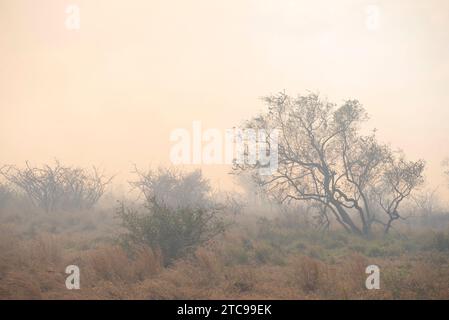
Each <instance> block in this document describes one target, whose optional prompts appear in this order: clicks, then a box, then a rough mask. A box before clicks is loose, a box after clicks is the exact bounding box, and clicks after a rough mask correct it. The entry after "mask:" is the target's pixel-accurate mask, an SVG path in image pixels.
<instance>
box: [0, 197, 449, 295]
mask: <svg viewBox="0 0 449 320" xmlns="http://www.w3.org/2000/svg"><path fill="white" fill-rule="evenodd" d="M0 219H1V220H0V225H1V227H0V229H1V230H0V298H1V299H14V298H18V299H137V298H139V299H199V298H205V299H213V298H225V299H227V298H229V299H231V298H237V299H253V298H254V299H259V298H260V299H270V298H271V299H407V298H411V299H427V298H430V299H447V298H449V234H448V233H447V232H444V231H439V232H433V231H425V230H422V231H420V230H418V231H417V230H415V231H407V232H406V236H405V235H402V236H401V235H399V234H397V233H395V234H391V235H388V236H387V237H384V236H379V237H375V238H374V239H370V240H366V239H363V238H360V237H358V236H353V235H350V234H348V233H346V232H344V231H343V230H333V231H330V232H327V233H320V232H317V231H314V230H313V229H311V228H310V227H307V226H306V225H305V224H306V222H304V221H303V220H301V219H299V218H297V216H291V215H282V216H279V217H277V218H260V217H256V216H255V215H254V214H251V213H246V214H245V213H244V214H242V215H241V216H239V217H236V218H235V222H236V223H234V224H233V225H232V226H231V227H229V228H228V230H227V231H226V232H225V233H224V234H222V235H220V236H219V237H217V238H214V239H213V240H212V241H209V242H207V243H205V244H203V245H201V246H200V247H199V248H197V249H196V250H195V251H194V252H193V253H191V254H189V255H187V256H185V257H183V258H180V259H177V260H176V261H175V262H174V263H172V264H170V265H169V266H165V267H164V264H163V257H162V256H161V253H160V252H158V251H157V250H154V251H153V250H152V249H150V247H149V246H145V245H141V246H136V247H135V248H134V250H132V251H129V250H126V249H124V247H123V246H121V245H119V244H118V242H117V238H118V235H120V234H121V233H122V231H123V230H121V227H120V223H119V221H117V218H116V217H114V214H113V211H112V210H102V209H96V210H94V211H92V210H91V211H81V212H76V213H73V214H68V213H65V214H64V216H61V215H55V214H51V215H50V214H48V213H45V212H40V211H38V210H36V209H35V208H32V207H28V208H27V207H26V206H23V207H22V208H15V209H14V208H12V207H11V206H9V205H7V204H5V203H4V205H3V208H2V209H1V215H0ZM70 264H75V265H78V266H79V267H80V270H81V289H80V290H67V289H66V287H65V278H66V276H67V275H66V274H65V273H64V270H65V267H66V266H67V265H70ZM369 264H377V265H378V266H379V267H380V269H381V289H380V290H367V289H366V288H365V285H364V283H365V279H366V274H365V268H366V266H367V265H369Z"/></svg>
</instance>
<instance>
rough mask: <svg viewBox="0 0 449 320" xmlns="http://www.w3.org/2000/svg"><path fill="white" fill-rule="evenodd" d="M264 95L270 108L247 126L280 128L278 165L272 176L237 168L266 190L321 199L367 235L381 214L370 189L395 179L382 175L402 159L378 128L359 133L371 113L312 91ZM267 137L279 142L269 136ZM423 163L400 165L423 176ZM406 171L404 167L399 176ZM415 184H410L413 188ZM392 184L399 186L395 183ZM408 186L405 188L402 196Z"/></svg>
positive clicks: (284, 195) (354, 103) (289, 198)
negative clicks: (376, 210)
mask: <svg viewBox="0 0 449 320" xmlns="http://www.w3.org/2000/svg"><path fill="white" fill-rule="evenodd" d="M265 101H266V103H267V104H268V112H267V113H266V114H262V115H260V116H258V117H256V118H254V119H252V120H250V121H248V122H247V127H249V128H253V129H256V130H257V129H264V130H265V131H266V132H271V130H272V129H275V128H276V129H278V130H279V131H280V133H279V138H278V144H277V147H278V168H277V170H276V171H275V172H274V173H273V174H272V175H270V176H262V175H260V174H259V173H258V170H255V169H258V168H260V165H259V164H256V165H248V164H244V165H238V164H235V167H234V169H235V170H237V171H239V172H242V171H248V170H250V171H251V172H253V173H254V178H255V179H256V180H257V181H258V182H259V183H260V184H261V185H263V186H264V187H265V189H266V191H267V192H268V193H269V194H270V195H273V196H275V197H277V198H278V199H279V200H280V201H281V202H285V201H304V200H305V201H313V202H317V203H319V204H321V205H322V206H324V207H326V208H327V210H328V211H329V214H330V215H332V216H333V217H334V218H335V220H336V221H337V222H338V223H339V224H340V225H341V226H343V228H345V229H346V230H347V231H349V232H353V233H356V234H359V235H369V234H370V232H371V228H372V224H373V223H374V222H376V221H377V220H378V219H377V218H376V216H375V213H374V212H373V208H372V204H371V203H370V195H371V194H372V192H373V191H374V190H375V187H376V185H378V184H379V183H381V182H382V183H386V182H390V183H395V181H394V179H390V180H388V179H385V178H384V176H385V174H386V173H387V172H389V170H392V169H391V168H392V165H393V164H398V163H399V162H397V161H396V160H395V158H396V155H395V153H394V152H392V151H391V150H390V148H389V147H388V146H387V145H383V144H380V143H379V142H378V141H377V139H376V136H375V132H373V133H372V134H370V135H362V134H361V133H360V129H359V126H360V124H361V123H362V122H364V121H365V120H366V119H367V115H366V112H365V110H364V109H363V107H362V106H361V104H360V103H359V102H358V101H357V100H348V101H346V102H344V103H343V105H341V106H340V107H337V106H336V105H335V104H333V103H330V102H328V101H325V100H322V99H321V98H320V97H319V96H318V95H317V94H313V93H311V94H308V95H305V96H298V97H296V98H292V97H290V96H288V95H286V94H285V93H280V94H277V95H274V96H270V97H267V98H265ZM266 143H267V144H268V145H269V146H270V147H275V146H274V145H273V144H274V140H273V139H272V138H271V137H270V136H268V137H267V140H266ZM400 163H402V162H400ZM423 167H424V164H423V162H422V161H418V162H416V163H415V162H412V163H410V164H408V165H407V166H405V167H404V166H402V167H401V169H402V170H405V171H407V170H409V169H410V170H411V169H413V170H415V169H416V171H415V172H413V174H416V175H418V176H420V177H421V174H422V170H423ZM407 174H408V173H407V172H403V174H402V175H401V177H402V176H404V177H405V176H406V175H407ZM414 186H415V184H414V183H413V184H411V185H410V187H411V189H413V187H414ZM386 190H388V189H386ZM390 190H393V191H396V190H395V189H394V187H392V188H390ZM409 192H411V190H410V191H407V192H406V193H403V195H404V197H405V196H407V195H408V194H409ZM394 199H396V198H394ZM399 203H400V201H399ZM399 203H397V205H398V206H399ZM392 207H396V205H393V206H392ZM396 209H397V208H396ZM392 214H394V213H392ZM387 216H388V213H387ZM390 218H391V216H389V219H390ZM388 221H389V220H388ZM387 223H388V222H387ZM390 224H391V223H390ZM388 229H389V228H388Z"/></svg>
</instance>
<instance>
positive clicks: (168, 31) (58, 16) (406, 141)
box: [0, 0, 449, 185]
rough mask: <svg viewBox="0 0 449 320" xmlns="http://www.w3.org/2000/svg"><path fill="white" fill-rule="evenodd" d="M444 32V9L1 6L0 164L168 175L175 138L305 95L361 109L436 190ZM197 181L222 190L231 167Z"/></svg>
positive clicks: (443, 144)
mask: <svg viewBox="0 0 449 320" xmlns="http://www.w3.org/2000/svg"><path fill="white" fill-rule="evenodd" d="M70 4H76V5H78V6H79V8H80V29H79V30H68V29H67V28H66V25H65V21H66V19H67V14H66V12H65V10H66V7H67V6H68V5H70ZM373 5H374V6H376V7H374V8H378V10H379V19H378V20H377V22H375V23H374V25H373V24H371V23H372V20H370V19H372V17H373V15H372V11H370V10H372V9H370V8H373V7H372V6H373ZM370 6H371V7H370ZM448 31H449V2H448V1H446V0H431V1H424V0H408V1H404V0H388V1H386V0H385V1H375V0H370V1H365V0H340V1H335V0H329V1H322V0H319V1H316V0H314V1H311V0H308V1H302V0H295V1H293V0H290V1H279V0H222V1H217V0H190V1H185V0H184V1H182V0H178V1H170V0H168V1H167V0H164V1H162V0H160V1H151V0H129V1H124V0H122V1H112V0H95V1H92V0H89V1H87V0H86V1H63V0H39V1H35V0H28V1H23V0H0V163H17V162H20V163H23V162H24V161H25V160H30V161H31V162H33V163H36V164H41V163H43V162H48V161H51V160H52V159H54V158H58V159H60V160H61V161H64V162H68V163H72V164H77V165H78V164H79V165H90V164H97V165H102V166H104V167H105V168H106V169H107V170H108V171H110V172H113V173H116V172H118V173H121V174H123V175H124V176H125V175H126V174H127V173H128V172H129V171H130V170H131V169H132V164H133V163H136V164H137V165H139V166H141V167H142V166H143V167H146V166H148V165H153V166H156V165H158V164H163V163H168V159H169V149H170V145H171V144H170V142H169V134H170V132H171V131H172V130H174V129H176V128H179V127H185V128H191V126H192V121H194V120H200V121H202V124H203V127H204V128H219V129H226V128H230V127H232V126H235V125H238V124H239V123H240V122H241V121H242V120H244V119H246V118H249V117H251V116H253V115H255V114H256V113H257V112H258V111H260V110H262V109H263V104H262V103H261V101H260V99H259V98H260V97H261V96H264V95H267V94H270V93H276V92H278V91H281V90H286V91H287V92H288V93H291V94H296V93H305V92H306V90H313V91H319V92H321V93H322V94H324V95H326V96H327V97H329V99H331V100H333V101H335V102H337V103H340V102H342V101H343V99H346V98H357V99H359V100H360V101H361V102H362V103H363V104H364V106H365V108H366V109H367V111H368V112H369V114H370V115H371V120H370V122H369V123H368V125H369V126H371V127H373V128H374V127H375V128H377V129H378V134H379V137H380V138H381V139H382V140H383V141H385V142H389V143H391V145H392V146H393V147H400V148H402V149H403V150H404V151H405V152H406V154H407V155H408V156H409V157H410V158H413V159H416V158H424V159H426V160H427V162H428V170H427V171H426V175H427V178H428V181H429V182H431V183H432V184H433V185H438V184H442V183H443V182H444V180H443V179H442V177H441V172H442V169H441V167H440V162H441V161H442V159H443V158H444V157H447V156H449V147H448V146H449V32H448ZM204 169H205V172H206V174H208V175H209V176H210V177H212V178H213V179H214V181H215V182H217V183H220V185H221V184H226V178H224V175H223V173H224V172H226V171H228V170H229V167H226V166H217V167H213V168H204Z"/></svg>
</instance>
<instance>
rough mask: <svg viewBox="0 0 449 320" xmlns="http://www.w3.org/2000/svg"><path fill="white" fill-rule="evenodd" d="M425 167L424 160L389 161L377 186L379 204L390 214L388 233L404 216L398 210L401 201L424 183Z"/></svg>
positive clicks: (401, 159) (387, 225)
mask: <svg viewBox="0 0 449 320" xmlns="http://www.w3.org/2000/svg"><path fill="white" fill-rule="evenodd" d="M423 169H424V162H423V161H416V162H413V161H406V160H405V159H404V158H399V159H397V160H396V159H391V160H390V161H388V163H387V165H386V168H385V171H384V172H383V174H382V177H381V181H380V183H379V184H378V185H377V186H375V188H376V189H377V190H378V191H377V194H378V196H379V204H380V206H381V208H382V209H383V211H384V212H385V213H386V214H387V216H388V221H387V222H386V223H385V224H384V225H385V233H388V231H389V230H390V228H391V224H392V223H393V222H394V221H395V220H397V219H400V218H402V216H401V215H400V213H399V210H398V208H399V205H400V204H401V202H402V201H403V200H404V199H406V198H407V197H408V196H409V195H410V194H411V192H412V191H413V189H414V188H416V187H417V186H419V185H420V184H422V183H423V177H422V172H423ZM379 190H380V191H379Z"/></svg>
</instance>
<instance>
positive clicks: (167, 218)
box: [118, 204, 224, 265]
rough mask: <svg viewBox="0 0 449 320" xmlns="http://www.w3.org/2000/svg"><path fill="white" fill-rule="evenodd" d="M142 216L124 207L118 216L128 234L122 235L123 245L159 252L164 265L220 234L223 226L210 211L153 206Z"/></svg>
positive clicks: (214, 213) (214, 212) (215, 213)
mask: <svg viewBox="0 0 449 320" xmlns="http://www.w3.org/2000/svg"><path fill="white" fill-rule="evenodd" d="M147 209H148V210H147V211H146V212H145V213H139V212H138V211H135V210H133V209H129V208H125V206H124V205H123V204H122V205H121V206H120V207H119V209H118V215H119V216H120V217H121V219H122V226H123V227H125V229H126V230H127V231H128V232H127V233H126V234H124V235H122V240H123V243H124V244H125V245H128V244H130V242H131V243H134V244H145V245H148V246H150V247H151V248H153V249H155V250H160V252H161V253H162V256H163V259H164V265H168V264H170V263H171V262H172V261H173V260H174V259H177V258H180V257H182V256H184V255H186V254H188V253H191V252H192V251H193V250H194V249H196V248H197V247H198V246H199V245H201V244H203V243H204V242H206V241H208V240H210V239H212V238H213V237H215V236H217V235H218V234H220V233H221V232H223V231H224V223H223V221H222V220H221V219H220V218H219V217H218V216H217V212H216V211H214V210H209V209H204V208H196V209H193V208H168V207H166V206H161V205H157V204H154V205H153V206H152V207H151V208H147Z"/></svg>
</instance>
